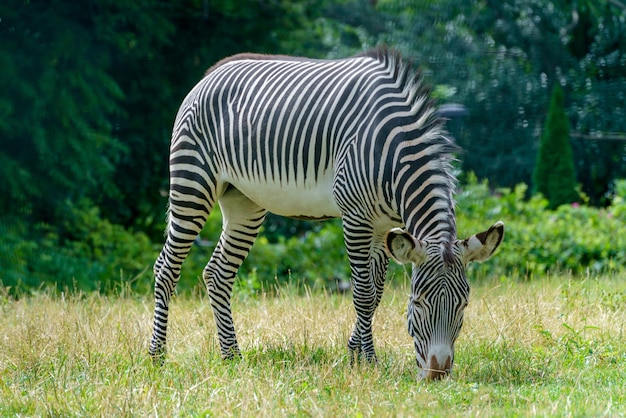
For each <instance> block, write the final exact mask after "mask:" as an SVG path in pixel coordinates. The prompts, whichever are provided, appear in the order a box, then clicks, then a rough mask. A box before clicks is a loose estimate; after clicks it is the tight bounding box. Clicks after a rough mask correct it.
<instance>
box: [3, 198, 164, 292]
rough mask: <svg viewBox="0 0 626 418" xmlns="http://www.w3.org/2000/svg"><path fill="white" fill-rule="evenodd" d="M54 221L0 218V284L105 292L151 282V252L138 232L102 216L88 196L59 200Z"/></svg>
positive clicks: (140, 288) (145, 288) (14, 287)
mask: <svg viewBox="0 0 626 418" xmlns="http://www.w3.org/2000/svg"><path fill="white" fill-rule="evenodd" d="M63 207H64V210H65V213H66V219H65V220H64V222H63V224H62V225H60V226H58V227H52V226H50V225H47V224H43V223H41V224H37V225H31V224H28V223H26V222H24V221H21V220H19V219H9V218H4V220H3V221H2V222H0V233H1V235H2V237H3V239H2V241H0V284H1V285H2V286H5V287H8V288H10V291H11V292H12V293H14V294H20V293H23V292H30V291H32V290H34V289H38V288H41V287H48V286H53V287H55V288H58V289H60V290H69V291H77V290H78V291H90V290H100V291H103V292H105V293H108V292H110V291H113V290H115V289H119V287H120V286H122V287H125V286H129V285H130V287H131V288H132V289H134V290H136V291H140V292H142V293H145V292H147V291H149V290H150V289H151V288H152V269H151V266H152V263H153V262H154V254H155V252H156V248H155V246H153V245H152V244H151V242H150V240H149V239H148V237H147V236H146V235H145V234H143V233H141V232H132V231H127V230H125V229H124V228H123V227H122V226H120V225H114V224H111V223H110V222H109V221H108V220H106V219H102V217H101V216H100V214H99V210H98V208H96V207H94V206H91V205H90V204H89V203H88V202H81V203H80V204H77V205H75V204H72V203H70V202H69V201H66V202H64V205H63Z"/></svg>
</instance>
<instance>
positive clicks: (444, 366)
mask: <svg viewBox="0 0 626 418" xmlns="http://www.w3.org/2000/svg"><path fill="white" fill-rule="evenodd" d="M428 354H429V356H428V363H427V364H426V368H424V370H422V373H420V377H422V378H423V379H426V380H438V379H441V378H443V377H445V376H447V375H448V374H449V373H450V370H451V369H452V350H450V347H447V346H443V345H440V346H435V347H433V348H432V349H430V350H429V353H428Z"/></svg>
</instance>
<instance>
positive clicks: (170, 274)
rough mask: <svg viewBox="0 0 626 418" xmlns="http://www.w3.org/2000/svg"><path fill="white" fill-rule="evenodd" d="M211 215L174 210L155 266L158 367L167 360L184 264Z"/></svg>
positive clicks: (152, 350)
mask: <svg viewBox="0 0 626 418" xmlns="http://www.w3.org/2000/svg"><path fill="white" fill-rule="evenodd" d="M209 212H210V209H208V208H206V209H204V210H203V209H198V208H197V209H190V208H185V207H184V206H176V205H174V204H172V205H171V206H170V211H169V222H168V230H167V239H166V240H165V245H164V246H163V249H162V250H161V253H160V254H159V257H158V258H157V260H156V262H155V264H154V272H155V283H154V300H155V303H154V325H153V330H152V339H151V340H150V348H149V351H148V352H149V354H150V356H151V357H152V358H153V359H154V360H155V362H157V363H162V362H163V360H164V358H165V343H166V339H167V320H168V312H169V302H170V299H171V297H172V294H173V293H174V290H175V289H176V284H177V283H178V279H179V278H180V269H181V266H182V263H183V261H184V260H185V258H186V257H187V254H189V250H190V249H191V246H192V244H193V242H194V240H195V238H196V237H197V236H198V234H199V233H200V230H201V229H202V227H203V226H204V223H205V222H206V219H207V217H208V215H209Z"/></svg>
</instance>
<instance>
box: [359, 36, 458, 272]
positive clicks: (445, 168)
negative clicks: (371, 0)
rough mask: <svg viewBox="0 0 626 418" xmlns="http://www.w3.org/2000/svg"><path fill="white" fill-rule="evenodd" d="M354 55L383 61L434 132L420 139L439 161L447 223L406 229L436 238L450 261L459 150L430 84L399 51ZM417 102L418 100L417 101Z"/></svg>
mask: <svg viewBox="0 0 626 418" xmlns="http://www.w3.org/2000/svg"><path fill="white" fill-rule="evenodd" d="M356 57H366V58H372V59H375V60H377V61H379V62H380V63H382V64H384V65H385V66H386V67H387V68H388V69H389V72H390V74H391V75H392V77H393V79H394V80H399V81H400V82H401V84H402V85H405V86H407V87H408V90H409V91H410V92H411V95H410V96H411V97H412V103H411V104H413V105H416V107H417V114H416V118H418V119H419V118H421V117H422V116H426V120H425V123H424V130H425V131H428V132H431V133H436V134H435V135H427V136H426V139H425V140H424V142H425V143H426V144H427V145H428V146H429V147H428V148H429V149H430V150H431V155H430V156H431V158H432V159H433V161H437V162H438V163H439V170H440V171H441V174H442V177H443V179H444V183H443V184H442V186H443V187H444V188H446V189H447V193H446V195H447V197H446V198H443V201H444V202H442V203H444V204H445V205H446V206H447V207H448V215H447V219H446V223H447V225H445V227H444V228H442V229H437V230H436V231H434V232H433V233H432V235H431V233H428V232H425V233H422V232H420V231H409V232H411V233H414V234H416V235H418V236H416V238H418V239H429V240H435V241H440V242H441V243H442V244H443V249H444V251H443V258H444V261H445V262H446V263H448V262H451V260H452V257H453V250H452V244H453V243H454V241H455V240H456V219H455V201H454V194H455V191H456V187H457V179H456V177H455V176H454V174H453V169H452V162H453V161H454V160H455V157H454V154H455V153H459V152H460V151H461V150H460V147H458V146H457V145H456V144H455V143H454V142H453V141H452V140H451V139H450V137H449V136H448V133H447V131H446V130H445V127H444V123H445V118H444V117H442V116H441V115H440V114H439V113H438V112H437V111H436V107H437V105H436V102H435V100H434V99H433V98H432V94H431V93H432V89H431V86H430V85H429V84H428V83H426V82H424V79H423V75H422V72H421V71H420V70H419V68H417V67H416V65H415V64H414V63H413V62H412V61H411V60H408V59H405V58H403V57H402V55H401V54H400V53H399V52H398V51H396V50H393V49H390V48H389V47H387V46H380V47H378V48H375V49H372V50H369V51H366V52H363V53H361V54H359V55H357V56H356ZM419 102H421V103H419Z"/></svg>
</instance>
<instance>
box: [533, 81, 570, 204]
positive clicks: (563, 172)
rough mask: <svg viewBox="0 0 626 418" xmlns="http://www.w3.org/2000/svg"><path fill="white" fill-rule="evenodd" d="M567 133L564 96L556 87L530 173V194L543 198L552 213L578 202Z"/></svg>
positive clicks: (568, 127) (557, 86) (560, 89)
mask: <svg viewBox="0 0 626 418" xmlns="http://www.w3.org/2000/svg"><path fill="white" fill-rule="evenodd" d="M569 132H570V126H569V120H568V118H567V115H566V114H565V95H564V93H563V89H562V88H561V86H559V85H558V84H557V85H555V86H554V89H553V90H552V96H551V98H550V108H549V110H548V118H547V120H546V124H545V126H544V129H543V134H542V136H541V142H540V144H539V151H538V152H537V160H536V162H535V169H534V172H533V191H534V192H535V193H541V194H543V196H544V197H545V198H546V199H548V201H549V202H550V208H552V209H554V208H556V207H558V206H560V205H563V204H569V203H573V202H576V201H577V200H578V198H579V196H578V193H577V191H576V186H577V182H576V170H575V168H574V157H573V152H572V145H571V144H570V141H569Z"/></svg>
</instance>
